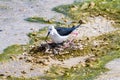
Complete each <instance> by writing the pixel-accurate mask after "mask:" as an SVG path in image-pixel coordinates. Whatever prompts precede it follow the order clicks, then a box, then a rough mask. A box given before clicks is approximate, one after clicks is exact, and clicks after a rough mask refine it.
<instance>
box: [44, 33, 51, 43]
mask: <svg viewBox="0 0 120 80" xmlns="http://www.w3.org/2000/svg"><path fill="white" fill-rule="evenodd" d="M49 34H50V32H48V34H47V36H46V38H45V41H46V40H47V38H48V36H49ZM46 42H47V41H46Z"/></svg>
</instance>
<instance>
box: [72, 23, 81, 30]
mask: <svg viewBox="0 0 120 80" xmlns="http://www.w3.org/2000/svg"><path fill="white" fill-rule="evenodd" d="M80 25H81V24H78V25H77V26H73V28H74V29H76V28H78V27H80Z"/></svg>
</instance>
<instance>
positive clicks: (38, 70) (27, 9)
mask: <svg viewBox="0 0 120 80" xmlns="http://www.w3.org/2000/svg"><path fill="white" fill-rule="evenodd" d="M73 1H74V0H60V1H58V0H19V1H16V0H10V1H9V0H0V53H2V51H3V49H5V48H6V47H8V46H10V45H12V44H26V43H28V42H29V39H28V37H27V35H26V34H28V33H29V32H32V31H33V30H35V31H37V30H39V29H41V28H43V27H44V26H47V24H40V23H30V22H27V21H25V20H24V19H26V18H28V17H32V16H40V17H47V18H48V19H49V18H53V17H56V18H60V17H61V16H63V15H62V14H59V13H56V12H54V11H52V10H51V9H52V8H53V7H55V6H58V5H61V4H62V5H63V4H70V3H72V2H73ZM88 20H89V21H88V23H86V24H84V25H82V26H84V27H81V28H79V29H78V32H79V33H80V34H79V35H78V36H79V38H81V37H83V36H86V37H90V36H98V35H101V34H104V33H106V32H110V31H113V30H114V28H113V27H112V25H111V23H112V22H113V21H108V20H106V19H105V18H103V17H101V16H98V17H95V18H89V19H88ZM106 26H107V27H106ZM92 56H93V55H88V56H83V57H76V58H70V59H68V60H65V61H58V60H55V59H52V58H50V57H46V56H45V57H44V58H43V57H39V59H37V60H36V58H34V57H32V56H30V55H28V54H26V53H23V54H22V55H18V56H13V57H11V60H10V61H8V62H6V63H0V76H5V77H9V76H15V77H33V76H38V75H44V72H45V71H47V70H48V69H49V67H50V66H51V65H54V64H55V65H61V66H63V67H68V68H69V67H72V66H74V65H76V64H78V63H80V62H84V61H85V60H86V59H87V58H90V57H92ZM34 62H36V63H34ZM71 62H72V63H73V64H71ZM31 63H32V64H31ZM119 66H120V64H119V59H116V60H114V61H112V62H110V63H108V64H107V65H106V67H107V68H109V69H110V70H111V71H109V72H106V73H104V74H103V75H101V76H100V77H98V79H97V80H119V78H120V75H119V74H120V72H119V70H120V69H119Z"/></svg>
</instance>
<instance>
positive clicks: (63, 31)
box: [55, 25, 80, 36]
mask: <svg viewBox="0 0 120 80" xmlns="http://www.w3.org/2000/svg"><path fill="white" fill-rule="evenodd" d="M79 26H80V25H78V26H76V27H71V28H65V27H56V28H55V29H56V30H57V32H58V33H59V34H60V35H61V36H66V35H69V34H70V33H71V32H72V31H74V30H75V29H76V28H78V27H79Z"/></svg>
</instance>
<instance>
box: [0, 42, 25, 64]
mask: <svg viewBox="0 0 120 80" xmlns="http://www.w3.org/2000/svg"><path fill="white" fill-rule="evenodd" d="M24 47H25V46H22V45H17V44H16V45H12V46H9V47H7V48H6V49H4V51H3V53H2V54H0V62H1V61H7V60H9V59H10V57H11V56H13V55H17V54H21V53H23V52H24V50H23V48H24Z"/></svg>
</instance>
